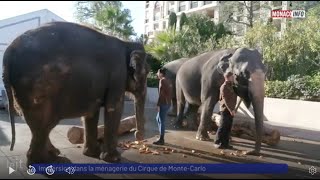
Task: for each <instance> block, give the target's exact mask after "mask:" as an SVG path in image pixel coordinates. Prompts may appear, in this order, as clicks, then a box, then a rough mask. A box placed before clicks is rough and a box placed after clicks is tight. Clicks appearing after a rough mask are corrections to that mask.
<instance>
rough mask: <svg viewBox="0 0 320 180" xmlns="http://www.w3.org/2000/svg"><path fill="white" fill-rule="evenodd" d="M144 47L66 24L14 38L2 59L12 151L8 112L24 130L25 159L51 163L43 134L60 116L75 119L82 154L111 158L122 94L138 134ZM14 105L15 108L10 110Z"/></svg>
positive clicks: (52, 153)
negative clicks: (27, 139) (130, 103)
mask: <svg viewBox="0 0 320 180" xmlns="http://www.w3.org/2000/svg"><path fill="white" fill-rule="evenodd" d="M146 57H147V56H146V53H145V51H144V47H143V45H141V44H138V43H132V42H124V41H121V40H119V39H117V38H114V37H111V36H106V35H104V34H102V33H99V32H97V31H95V30H93V29H90V28H88V27H85V26H81V25H78V24H73V23H66V22H53V23H49V24H46V25H44V26H42V27H39V28H37V29H34V30H30V31H27V32H25V33H24V34H22V35H21V36H19V37H17V38H16V39H15V40H14V41H13V42H12V44H11V45H10V46H9V47H8V48H7V50H6V52H5V54H4V58H3V68H4V69H3V70H4V71H3V81H4V83H5V89H6V91H7V96H8V101H9V115H10V120H11V125H12V132H13V135H12V144H11V150H13V146H14V142H15V128H14V116H13V114H14V110H15V109H16V110H17V111H20V112H21V113H22V114H23V116H24V118H25V120H26V122H27V124H28V126H29V128H30V130H31V132H32V140H31V144H30V148H29V150H28V153H27V159H28V162H27V164H32V163H43V162H54V161H55V160H57V158H58V154H59V153H60V151H59V150H58V149H56V148H55V147H54V146H53V145H52V143H51V141H50V138H49V134H50V131H51V130H52V129H53V128H54V127H55V126H56V125H57V124H58V123H59V121H60V120H61V119H65V118H75V117H82V119H83V121H84V126H85V143H84V149H83V154H84V155H87V156H92V157H99V156H100V159H103V160H105V161H107V162H117V161H119V160H120V154H119V152H118V151H117V149H116V147H117V137H118V136H117V129H118V127H119V123H120V118H121V115H122V111H123V106H124V95H125V92H126V91H127V92H130V93H132V94H133V95H134V96H135V113H136V117H137V132H136V138H137V139H138V140H141V139H143V133H144V122H145V118H144V104H145V95H146V77H147V74H148V72H149V66H148V64H147V63H146ZM14 104H15V105H18V107H19V108H18V109H17V108H14ZM100 107H104V108H105V112H104V113H105V119H104V124H105V126H104V127H105V129H104V139H103V142H102V143H103V144H102V147H100V146H99V143H98V140H97V125H98V118H99V110H100Z"/></svg>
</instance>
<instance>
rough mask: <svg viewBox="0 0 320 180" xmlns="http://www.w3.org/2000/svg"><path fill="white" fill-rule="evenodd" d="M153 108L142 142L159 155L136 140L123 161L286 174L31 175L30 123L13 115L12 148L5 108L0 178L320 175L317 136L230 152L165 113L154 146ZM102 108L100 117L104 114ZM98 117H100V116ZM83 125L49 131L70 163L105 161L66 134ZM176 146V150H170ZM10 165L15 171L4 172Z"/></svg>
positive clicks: (237, 142)
mask: <svg viewBox="0 0 320 180" xmlns="http://www.w3.org/2000/svg"><path fill="white" fill-rule="evenodd" d="M155 114H156V109H155V108H154V106H153V105H147V106H146V117H147V122H146V125H145V128H146V130H147V131H146V140H147V141H146V142H144V145H145V146H147V147H148V148H149V149H150V150H152V151H157V152H159V153H160V154H159V155H153V154H141V153H139V148H141V147H143V145H142V144H141V145H137V146H136V147H132V146H131V148H129V149H127V150H123V149H122V148H120V147H119V151H120V152H121V156H122V161H121V163H285V164H288V166H289V172H288V173H287V174H281V175H276V174H196V175H183V174H182V175H163V174H153V175H150V174H148V175H135V174H95V175H63V176H62V175H61V176H59V175H53V176H44V175H39V174H35V175H33V176H30V175H28V174H27V173H26V170H27V168H26V165H25V162H26V152H27V150H28V147H29V143H30V139H31V134H30V130H29V128H28V126H27V125H26V123H25V122H24V121H23V120H22V119H20V118H19V119H17V120H16V132H17V133H16V145H15V149H14V151H10V150H9V146H10V142H11V140H10V139H11V128H10V123H9V121H8V115H7V113H6V112H3V111H1V112H0V139H1V140H0V167H2V168H1V169H0V178H9V179H11V178H58V179H59V178H63V177H66V178H75V179H82V178H94V179H101V178H121V179H122V178H130V179H131V178H137V177H139V178H155V179H158V178H179V179H180V178H181V179H189V178H196V179H203V178H213V179H215V178H239V179H251V178H259V179H260V178H261V179H269V178H281V179H288V178H294V179H302V178H303V179H312V178H319V177H320V173H319V171H320V153H319V152H320V142H316V141H309V140H303V139H293V138H289V137H281V141H280V143H279V144H278V145H277V146H276V147H270V146H267V145H263V148H262V156H260V157H256V156H241V157H240V156H235V155H231V154H230V153H232V152H233V153H234V152H236V150H226V151H224V155H222V154H221V150H216V149H214V148H213V146H212V145H213V138H214V136H213V135H210V137H211V141H205V142H203V141H198V140H196V139H195V132H193V131H188V130H181V131H177V130H174V129H173V128H172V122H173V118H170V117H168V119H167V122H166V123H167V130H166V137H165V139H166V144H165V146H155V145H152V142H153V141H154V140H156V135H157V132H158V129H157V124H156V121H155V119H154V117H155ZM129 115H133V105H132V104H131V103H130V102H127V103H126V106H125V110H124V115H123V117H126V116H129ZM102 117H103V116H102V114H101V117H100V118H102ZM100 123H102V119H100ZM76 125H81V123H80V120H79V119H68V120H63V121H61V123H60V124H59V125H58V126H57V127H56V128H55V129H54V130H53V131H52V133H51V134H50V138H51V140H52V143H53V144H54V145H55V146H56V147H57V148H59V149H60V151H61V153H62V154H61V156H62V157H64V158H68V159H69V161H71V162H72V163H105V162H103V161H101V160H99V159H94V158H89V157H86V156H84V155H82V145H74V144H71V143H70V142H69V141H68V140H67V138H66V136H67V131H68V129H69V128H70V127H72V126H76ZM127 141H131V142H133V141H134V135H133V133H132V132H131V133H128V134H125V135H123V136H121V137H120V138H119V142H127ZM232 144H233V145H234V147H235V148H236V149H237V150H238V151H245V150H250V149H252V148H253V147H254V142H253V141H249V140H245V139H239V138H233V141H232ZM164 148H168V152H169V151H170V153H168V154H164ZM172 150H174V152H172ZM8 166H11V167H12V168H14V169H15V170H16V171H15V172H13V173H12V174H10V175H9V174H8ZM311 166H314V167H315V168H317V170H318V173H317V174H315V175H311V174H310V173H309V168H310V167H311Z"/></svg>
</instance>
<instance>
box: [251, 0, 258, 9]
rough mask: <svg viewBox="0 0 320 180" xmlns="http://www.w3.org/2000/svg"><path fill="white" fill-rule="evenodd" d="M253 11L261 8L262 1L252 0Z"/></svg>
mask: <svg viewBox="0 0 320 180" xmlns="http://www.w3.org/2000/svg"><path fill="white" fill-rule="evenodd" d="M252 6H253V11H257V10H260V1H252Z"/></svg>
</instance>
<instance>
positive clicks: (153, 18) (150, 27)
mask: <svg viewBox="0 0 320 180" xmlns="http://www.w3.org/2000/svg"><path fill="white" fill-rule="evenodd" d="M218 8H219V6H218V1H146V3H145V22H144V24H145V27H144V28H145V29H144V32H145V34H147V35H148V36H149V38H151V39H152V38H153V37H154V35H155V33H157V32H159V31H163V30H165V29H166V28H167V27H168V22H169V14H170V12H175V13H176V14H177V28H179V24H180V23H179V22H180V16H181V14H182V12H184V13H186V14H187V15H188V14H190V13H206V14H207V15H208V16H209V17H211V18H212V20H213V21H215V22H218V21H219V14H218V12H219V10H218Z"/></svg>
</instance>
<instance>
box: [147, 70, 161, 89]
mask: <svg viewBox="0 0 320 180" xmlns="http://www.w3.org/2000/svg"><path fill="white" fill-rule="evenodd" d="M158 83H159V80H158V78H157V75H156V74H155V73H153V72H150V73H149V74H148V77H147V86H148V87H158Z"/></svg>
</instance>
